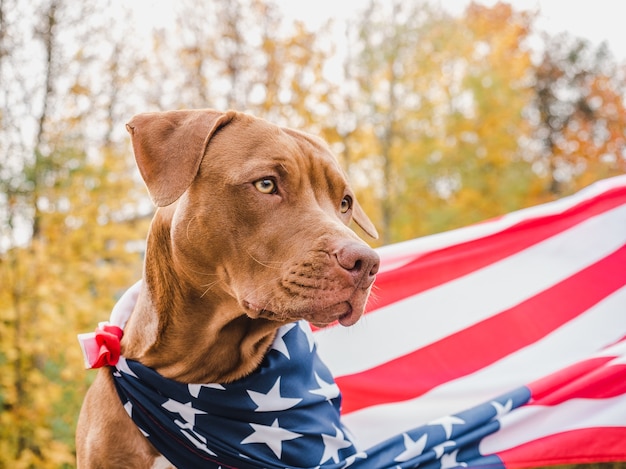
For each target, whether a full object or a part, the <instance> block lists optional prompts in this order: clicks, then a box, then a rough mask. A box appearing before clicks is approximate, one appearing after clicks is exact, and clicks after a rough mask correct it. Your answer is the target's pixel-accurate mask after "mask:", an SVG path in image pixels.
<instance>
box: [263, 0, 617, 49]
mask: <svg viewBox="0 0 626 469" xmlns="http://www.w3.org/2000/svg"><path fill="white" fill-rule="evenodd" d="M431 1H432V0H431ZM434 1H436V2H437V3H439V4H440V5H441V6H443V7H444V8H445V9H447V10H449V11H451V12H453V13H460V12H462V11H463V9H464V8H465V7H466V6H467V5H468V3H469V1H468V0H434ZM275 2H276V3H277V4H278V5H279V6H280V7H281V10H282V12H283V13H284V15H285V16H286V17H288V18H297V19H300V20H303V21H305V22H306V23H308V24H310V25H314V26H318V25H319V24H322V23H323V22H325V21H326V20H328V19H329V18H336V19H345V18H349V17H350V16H351V15H353V14H354V13H355V12H356V11H357V10H358V9H361V8H362V7H364V6H366V5H367V4H368V3H369V0H313V1H311V0H275ZM477 3H480V4H484V5H493V4H495V3H496V0H479V1H477ZM508 3H510V4H512V5H513V7H514V8H516V9H518V10H533V11H534V10H539V17H538V19H537V22H536V26H537V28H538V29H540V30H545V31H547V32H548V33H550V34H557V33H560V32H563V31H566V32H569V33H570V34H572V35H574V36H579V37H583V38H586V39H589V40H590V41H591V42H592V43H594V44H596V45H597V44H600V43H601V42H602V41H607V42H608V43H609V48H610V50H611V51H612V52H613V54H614V55H615V57H616V59H618V60H619V61H623V60H626V23H625V20H624V18H625V17H626V2H624V1H623V0H509V1H508Z"/></svg>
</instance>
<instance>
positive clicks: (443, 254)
mask: <svg viewBox="0 0 626 469" xmlns="http://www.w3.org/2000/svg"><path fill="white" fill-rule="evenodd" d="M624 203H626V187H618V188H615V189H612V190H608V191H606V192H605V193H603V194H600V195H598V196H597V197H595V198H593V199H589V200H584V201H582V202H581V203H579V204H578V205H575V206H573V207H570V208H569V209H567V210H565V211H564V212H562V213H559V214H555V215H549V216H543V217H537V218H531V219H529V220H524V221H521V222H519V223H517V224H515V225H513V226H510V227H508V228H506V229H504V230H502V231H500V232H497V233H494V234H492V235H488V236H485V237H481V238H479V239H476V240H472V241H468V242H464V243H459V244H455V245H452V246H449V247H446V248H443V249H439V250H435V251H432V252H428V253H425V254H423V255H421V256H420V257H418V258H417V259H415V260H414V261H412V262H410V263H408V264H406V265H403V266H402V267H400V268H398V269H393V270H389V271H383V272H381V273H380V274H379V275H378V276H377V279H376V284H375V290H374V293H373V295H372V296H371V298H370V301H369V303H368V307H367V311H368V312H369V311H373V310H375V309H379V308H382V307H384V306H387V305H389V304H391V303H395V302H396V301H399V300H402V299H404V298H406V297H408V296H413V295H416V294H417V293H420V292H422V291H425V290H428V289H430V288H432V287H435V286H437V285H440V284H443V283H446V282H449V281H451V280H453V279H456V278H459V277H462V276H464V275H467V274H469V273H471V272H473V271H475V270H478V269H480V268H482V267H485V266H487V265H489V264H492V263H494V262H497V261H499V260H502V259H504V258H506V257H508V256H511V255H513V254H515V253H517V252H520V251H522V250H523V249H526V248H528V247H530V246H532V245H534V244H536V243H538V242H540V241H543V240H545V239H547V238H549V237H551V236H554V235H557V234H558V233H561V232H563V231H565V230H567V229H569V228H571V227H573V226H575V225H576V224H578V223H580V222H583V221H585V220H586V219H588V218H590V217H592V216H595V215H599V214H601V213H604V212H606V211H608V210H611V209H613V208H616V207H618V206H620V205H622V204H624Z"/></svg>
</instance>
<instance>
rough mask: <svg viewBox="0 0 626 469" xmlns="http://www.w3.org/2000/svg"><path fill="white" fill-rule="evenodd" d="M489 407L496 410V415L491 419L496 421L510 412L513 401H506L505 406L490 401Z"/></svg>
mask: <svg viewBox="0 0 626 469" xmlns="http://www.w3.org/2000/svg"><path fill="white" fill-rule="evenodd" d="M491 405H492V406H493V408H494V409H496V415H495V416H494V417H493V420H498V419H499V418H500V417H502V416H503V415H506V414H508V413H509V412H511V409H512V408H513V401H512V400H511V399H509V400H508V401H506V404H504V405H502V404H500V403H499V402H497V401H492V402H491Z"/></svg>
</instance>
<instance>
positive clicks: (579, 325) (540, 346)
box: [343, 287, 626, 447]
mask: <svg viewBox="0 0 626 469" xmlns="http://www.w3.org/2000/svg"><path fill="white" fill-rule="evenodd" d="M624 305H626V287H623V288H621V289H620V290H618V291H617V292H615V293H614V294H612V295H610V296H608V297H607V298H605V299H604V300H603V301H601V302H600V303H598V304H597V305H595V306H594V307H592V308H590V309H589V310H588V311H586V312H585V313H584V314H583V315H581V316H579V317H577V318H575V319H574V320H572V321H570V322H568V323H567V324H565V325H563V326H562V327H560V328H558V329H556V330H555V331H554V332H553V333H551V334H550V335H548V336H546V337H544V338H543V339H541V340H539V341H537V342H535V343H534V344H532V345H530V346H528V347H525V348H523V349H521V350H518V351H517V352H516V353H514V354H511V355H509V356H507V357H504V358H503V359H502V360H499V361H498V362H496V363H494V364H492V365H490V366H487V367H485V368H482V369H481V370H479V371H477V372H475V373H473V374H471V375H468V376H465V377H462V378H459V379H457V380H454V381H450V382H448V383H445V384H443V385H441V386H438V387H436V388H434V389H432V390H431V391H429V392H428V393H426V394H424V395H422V396H420V397H418V398H416V399H412V400H409V401H404V402H396V403H391V404H383V405H378V406H372V407H368V408H365V409H361V410H358V411H355V412H352V413H350V414H347V415H345V416H344V417H343V420H344V423H345V424H346V425H347V426H348V427H349V428H350V429H351V431H352V433H353V434H354V436H355V438H356V439H357V441H358V442H359V444H360V445H362V446H363V447H370V446H373V445H374V444H377V443H379V442H381V441H383V440H385V439H386V438H389V437H391V436H393V435H397V434H400V433H402V432H405V431H407V430H410V429H412V428H415V427H418V426H420V425H424V424H425V423H427V422H429V421H430V420H432V419H434V418H437V417H440V416H442V415H450V414H454V413H457V412H460V411H462V410H466V409H468V408H470V407H473V406H476V405H479V404H482V403H483V402H486V401H488V400H489V399H493V398H494V397H497V396H499V395H501V394H503V393H505V392H508V391H510V390H512V389H515V388H517V387H519V386H523V385H526V384H529V383H531V382H532V381H535V380H537V379H539V378H542V377H544V376H547V375H549V374H551V373H553V372H555V371H558V370H560V369H562V368H565V367H566V366H569V365H571V364H573V363H576V362H578V361H580V360H584V359H586V358H589V357H596V356H607V353H608V352H610V351H611V352H614V351H615V350H616V348H615V347H613V348H610V349H607V350H604V351H601V352H599V350H601V349H603V348H604V347H605V346H606V345H607V344H612V343H614V342H615V341H617V340H619V339H620V338H621V337H622V336H623V334H624ZM548 358H549V359H548ZM624 419H626V416H625V417H624Z"/></svg>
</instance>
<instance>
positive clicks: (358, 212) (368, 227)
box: [352, 200, 378, 239]
mask: <svg viewBox="0 0 626 469" xmlns="http://www.w3.org/2000/svg"><path fill="white" fill-rule="evenodd" d="M352 219H353V220H354V222H355V223H356V224H357V225H359V226H360V227H361V229H362V230H363V231H365V232H366V233H367V234H368V235H369V236H371V237H372V238H374V239H378V231H376V227H375V226H374V224H373V223H372V222H371V220H370V219H369V217H368V216H367V215H366V214H365V212H364V211H363V209H362V208H361V206H360V205H359V203H358V202H357V201H356V200H355V201H354V205H353V207H352Z"/></svg>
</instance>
